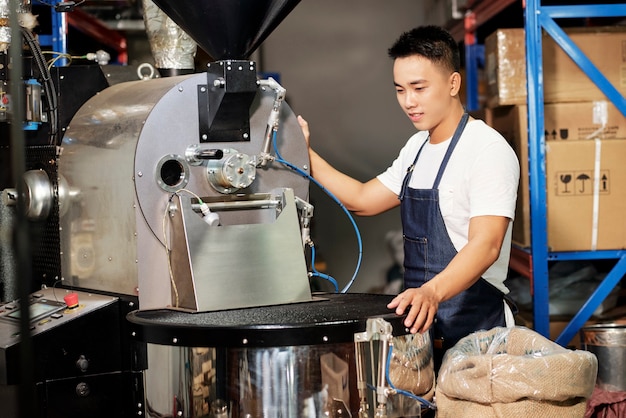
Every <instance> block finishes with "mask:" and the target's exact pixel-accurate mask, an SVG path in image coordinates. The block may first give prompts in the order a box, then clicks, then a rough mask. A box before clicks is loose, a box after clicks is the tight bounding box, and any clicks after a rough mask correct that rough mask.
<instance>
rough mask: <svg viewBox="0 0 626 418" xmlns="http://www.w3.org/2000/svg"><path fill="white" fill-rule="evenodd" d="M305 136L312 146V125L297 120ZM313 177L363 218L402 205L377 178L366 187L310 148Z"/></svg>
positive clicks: (300, 118) (367, 183)
mask: <svg viewBox="0 0 626 418" xmlns="http://www.w3.org/2000/svg"><path fill="white" fill-rule="evenodd" d="M298 122H299V123H300V126H301V127H302V132H303V133H304V137H305V138H306V141H307V144H308V143H309V136H310V133H309V124H308V123H307V121H306V120H304V119H303V118H302V117H300V116H299V117H298ZM309 159H310V161H311V174H312V175H313V178H315V179H316V180H317V181H318V182H320V183H321V184H322V185H323V186H324V187H325V188H326V189H328V190H329V191H330V192H331V193H332V194H333V195H335V197H337V199H339V200H340V201H341V203H343V204H344V206H345V207H346V209H348V210H349V211H351V212H354V213H355V214H356V215H360V216H371V215H377V214H379V213H382V212H384V211H386V210H389V209H391V208H393V207H395V206H398V205H399V204H400V201H399V200H398V196H397V195H396V194H395V193H393V192H392V191H391V190H389V189H388V188H387V187H385V186H384V185H383V184H382V183H381V182H380V181H379V180H378V179H377V178H373V179H371V180H370V181H368V182H366V183H363V182H361V181H358V180H356V179H353V178H352V177H350V176H348V175H346V174H344V173H342V172H340V171H339V170H337V169H335V168H334V167H333V166H331V165H330V164H329V163H328V162H326V160H324V159H323V158H322V157H321V156H320V155H319V154H318V153H316V152H315V151H313V150H312V149H311V148H310V147H309Z"/></svg>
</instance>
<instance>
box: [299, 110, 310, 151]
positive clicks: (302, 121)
mask: <svg viewBox="0 0 626 418" xmlns="http://www.w3.org/2000/svg"><path fill="white" fill-rule="evenodd" d="M298 123H299V124H300V128H302V133H303V134H304V139H305V140H306V145H307V146H311V144H310V142H309V138H310V137H311V131H309V123H308V122H307V121H306V120H305V119H304V118H303V117H302V116H300V115H298Z"/></svg>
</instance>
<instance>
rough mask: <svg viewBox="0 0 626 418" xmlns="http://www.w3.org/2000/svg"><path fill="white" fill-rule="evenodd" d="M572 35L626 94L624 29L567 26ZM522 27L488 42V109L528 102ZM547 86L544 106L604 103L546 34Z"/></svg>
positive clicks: (501, 31) (501, 32) (502, 31)
mask: <svg viewBox="0 0 626 418" xmlns="http://www.w3.org/2000/svg"><path fill="white" fill-rule="evenodd" d="M566 33H567V35H568V36H569V37H570V39H571V40H572V42H574V43H575V44H576V45H577V46H578V47H579V48H580V49H581V50H582V52H583V53H584V54H585V55H586V56H587V58H589V60H590V61H591V62H592V63H593V64H594V65H595V66H596V67H597V68H598V69H599V70H600V72H601V73H602V74H603V75H604V76H605V77H606V78H607V79H608V80H609V81H610V82H611V83H612V84H613V86H614V87H615V88H616V89H617V90H618V91H620V92H621V93H622V95H626V54H625V53H624V50H625V48H626V27H619V26H611V27H602V28H597V27H596V28H569V29H566ZM525 45H526V39H525V34H524V29H498V30H497V31H495V32H494V33H492V34H491V35H489V36H488V37H487V38H486V39H485V67H486V68H485V74H486V77H487V96H488V97H487V105H488V106H489V107H496V106H502V105H513V104H526V49H525ZM542 55H543V87H544V101H545V102H546V103H559V102H580V101H593V100H606V97H605V96H604V94H603V93H602V92H601V91H600V89H598V88H597V86H596V85H595V84H594V83H593V81H591V80H590V79H589V77H588V76H587V74H585V73H584V72H583V71H582V70H581V69H580V68H579V67H578V65H576V63H574V61H573V60H572V59H571V58H570V57H569V55H567V54H566V53H565V51H563V49H562V48H561V47H560V46H559V45H558V44H557V43H556V42H555V41H554V39H552V37H551V36H550V35H547V34H545V33H544V35H543V37H542Z"/></svg>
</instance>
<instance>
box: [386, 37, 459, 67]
mask: <svg viewBox="0 0 626 418" xmlns="http://www.w3.org/2000/svg"><path fill="white" fill-rule="evenodd" d="M388 53H389V56H390V57H391V58H393V59H396V58H406V57H408V56H411V55H420V56H422V57H424V58H427V59H429V60H430V61H432V62H433V63H435V64H439V65H441V66H443V67H444V68H446V69H449V70H450V71H452V72H454V71H459V70H460V69H461V54H460V52H459V46H458V44H457V43H456V41H455V40H454V38H453V37H452V35H450V33H449V32H448V31H447V30H445V29H443V28H442V27H439V26H420V27H417V28H415V29H412V30H410V31H408V32H404V33H403V34H402V35H400V37H399V38H398V40H397V41H396V42H395V43H394V44H393V45H392V46H391V48H389V50H388Z"/></svg>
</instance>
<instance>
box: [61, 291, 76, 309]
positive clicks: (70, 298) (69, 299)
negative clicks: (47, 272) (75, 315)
mask: <svg viewBox="0 0 626 418" xmlns="http://www.w3.org/2000/svg"><path fill="white" fill-rule="evenodd" d="M63 300H64V301H65V304H66V305H67V307H68V308H70V309H71V308H75V307H77V306H78V293H68V294H67V295H65V297H64V298H63Z"/></svg>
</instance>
